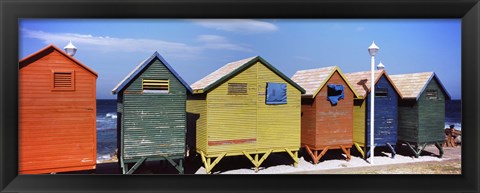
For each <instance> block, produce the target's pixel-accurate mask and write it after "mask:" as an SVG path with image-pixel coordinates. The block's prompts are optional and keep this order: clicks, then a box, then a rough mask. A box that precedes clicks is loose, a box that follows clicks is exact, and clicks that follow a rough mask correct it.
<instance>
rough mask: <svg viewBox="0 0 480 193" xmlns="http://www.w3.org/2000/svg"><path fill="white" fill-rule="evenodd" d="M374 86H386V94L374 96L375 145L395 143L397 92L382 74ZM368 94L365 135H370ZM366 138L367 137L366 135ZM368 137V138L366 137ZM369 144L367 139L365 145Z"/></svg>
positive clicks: (368, 98)
mask: <svg viewBox="0 0 480 193" xmlns="http://www.w3.org/2000/svg"><path fill="white" fill-rule="evenodd" d="M375 86H376V87H375V88H386V89H387V90H388V91H387V96H376V97H375V120H374V122H375V134H374V140H375V146H377V145H379V146H384V145H386V143H390V144H392V145H393V144H396V143H397V131H398V129H397V128H398V124H397V122H398V106H397V104H398V94H397V93H396V91H395V89H394V88H393V86H392V85H391V84H390V82H389V81H388V80H387V78H386V77H385V75H383V76H382V77H381V78H380V80H378V82H377V83H376V84H375ZM370 94H372V93H369V94H368V95H367V99H366V101H367V114H366V117H367V119H366V123H367V124H366V125H367V130H366V134H367V136H370ZM367 138H368V137H367ZM368 139H369V138H368ZM369 145H370V140H367V146H369Z"/></svg>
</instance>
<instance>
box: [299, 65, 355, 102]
mask: <svg viewBox="0 0 480 193" xmlns="http://www.w3.org/2000/svg"><path fill="white" fill-rule="evenodd" d="M335 72H338V74H340V76H341V77H342V78H343V80H344V81H345V82H346V83H347V85H348V87H349V88H350V90H352V91H353V94H354V95H355V97H356V96H357V92H356V91H355V89H354V88H353V87H352V85H351V84H350V82H349V81H348V80H347V79H346V78H345V76H344V75H343V73H342V72H341V71H340V69H339V68H338V67H337V66H329V67H324V68H317V69H309V70H299V71H297V72H296V73H295V74H294V75H293V76H292V80H293V81H295V82H296V83H297V84H299V85H300V86H302V88H304V89H305V91H306V92H305V94H304V96H311V97H312V98H314V97H315V96H317V94H318V92H320V90H321V89H322V88H323V86H325V84H327V82H328V80H329V79H330V77H332V75H333V74H334V73H335Z"/></svg>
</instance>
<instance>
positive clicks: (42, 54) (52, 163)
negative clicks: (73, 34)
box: [18, 45, 98, 174]
mask: <svg viewBox="0 0 480 193" xmlns="http://www.w3.org/2000/svg"><path fill="white" fill-rule="evenodd" d="M72 55H73V54H72ZM19 65H20V67H19V68H20V70H19V95H18V96H19V99H18V100H19V107H18V112H19V115H18V116H19V119H18V124H19V127H18V129H19V132H18V134H19V144H18V145H19V146H18V150H19V151H18V152H19V168H18V170H19V173H20V174H40V173H57V172H67V171H77V170H92V169H95V165H96V94H95V92H96V80H97V76H98V75H97V73H96V72H95V71H93V70H92V69H90V68H89V67H87V66H85V65H84V64H82V63H81V62H80V61H78V60H76V59H75V58H73V57H72V56H70V55H69V54H67V53H66V52H64V51H63V50H60V49H59V48H57V47H55V46H53V45H49V46H47V47H45V48H43V49H41V50H40V51H38V52H36V53H34V54H32V55H30V56H27V57H25V58H23V59H21V60H20V62H19Z"/></svg>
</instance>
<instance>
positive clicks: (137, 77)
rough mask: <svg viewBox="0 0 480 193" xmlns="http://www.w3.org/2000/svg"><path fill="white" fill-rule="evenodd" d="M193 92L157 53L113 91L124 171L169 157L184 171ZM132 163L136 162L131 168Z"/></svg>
mask: <svg viewBox="0 0 480 193" xmlns="http://www.w3.org/2000/svg"><path fill="white" fill-rule="evenodd" d="M191 92H192V90H191V88H190V86H188V84H187V83H186V82H185V81H184V80H183V79H182V78H181V77H180V76H179V75H178V74H177V73H176V72H175V70H173V68H172V67H171V66H170V65H169V64H168V63H167V61H165V60H164V59H163V58H162V56H160V54H158V53H157V52H155V53H154V54H153V55H152V56H150V57H149V58H147V59H146V60H144V61H143V62H141V63H140V64H139V65H138V66H137V67H136V68H135V69H134V70H133V71H132V72H131V73H130V74H128V75H127V76H126V77H125V78H124V79H123V80H122V81H121V82H120V83H119V84H118V85H117V86H116V87H115V88H114V89H113V90H112V93H113V94H117V108H118V109H117V114H118V115H117V117H118V119H117V120H118V121H117V122H118V124H117V128H118V132H117V136H118V137H117V138H118V140H117V148H118V150H119V151H118V152H119V154H118V156H119V163H120V166H121V167H122V170H123V173H124V174H131V173H133V172H134V171H135V170H136V169H137V168H138V167H139V166H140V165H141V164H142V163H144V162H145V161H149V160H167V161H168V162H169V163H170V164H172V165H173V166H174V167H175V168H176V169H177V170H178V172H179V173H183V159H184V157H185V132H186V110H185V109H186V99H187V94H189V93H191ZM129 163H134V164H133V166H132V167H131V168H129Z"/></svg>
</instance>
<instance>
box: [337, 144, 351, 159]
mask: <svg viewBox="0 0 480 193" xmlns="http://www.w3.org/2000/svg"><path fill="white" fill-rule="evenodd" d="M340 148H342V151H343V153H345V154H346V155H347V161H350V159H351V157H350V148H345V147H344V146H343V145H341V146H340Z"/></svg>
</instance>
